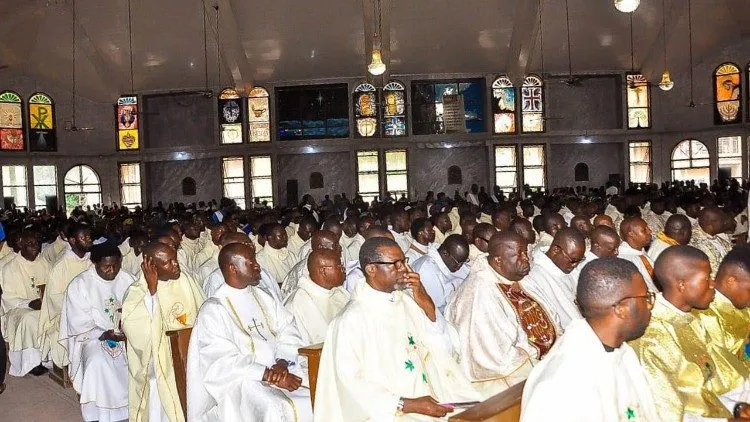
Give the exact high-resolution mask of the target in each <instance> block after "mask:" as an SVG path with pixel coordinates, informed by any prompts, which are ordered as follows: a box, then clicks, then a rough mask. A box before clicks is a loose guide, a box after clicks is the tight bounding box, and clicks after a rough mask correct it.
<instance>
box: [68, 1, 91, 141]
mask: <svg viewBox="0 0 750 422" xmlns="http://www.w3.org/2000/svg"><path fill="white" fill-rule="evenodd" d="M76 53H77V49H76V2H75V0H73V78H72V79H73V117H72V119H71V120H69V121H66V122H65V126H64V128H65V130H66V131H68V132H79V131H87V130H94V128H93V127H87V126H78V125H76V100H77V96H76Z"/></svg>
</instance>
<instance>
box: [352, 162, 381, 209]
mask: <svg viewBox="0 0 750 422" xmlns="http://www.w3.org/2000/svg"><path fill="white" fill-rule="evenodd" d="M357 193H358V194H359V195H360V196H361V197H362V199H363V200H364V201H365V202H366V203H368V204H369V203H371V202H372V201H373V200H374V199H375V198H377V197H379V196H380V166H379V164H378V152H377V151H357Z"/></svg>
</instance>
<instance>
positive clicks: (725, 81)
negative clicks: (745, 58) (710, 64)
mask: <svg viewBox="0 0 750 422" xmlns="http://www.w3.org/2000/svg"><path fill="white" fill-rule="evenodd" d="M714 99H715V101H716V107H714V123H716V124H717V125H726V124H730V123H739V122H740V121H741V120H742V112H741V111H742V83H741V82H740V68H739V67H738V66H737V65H736V64H734V63H724V64H722V65H720V66H719V67H717V68H716V71H714Z"/></svg>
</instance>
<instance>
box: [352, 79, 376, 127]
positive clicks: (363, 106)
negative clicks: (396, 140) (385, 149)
mask: <svg viewBox="0 0 750 422" xmlns="http://www.w3.org/2000/svg"><path fill="white" fill-rule="evenodd" d="M354 117H355V118H356V122H357V136H361V137H371V136H374V135H375V134H377V133H378V100H377V90H376V89H375V87H374V86H373V85H372V84H367V83H365V84H361V85H359V86H358V87H357V88H355V89H354Z"/></svg>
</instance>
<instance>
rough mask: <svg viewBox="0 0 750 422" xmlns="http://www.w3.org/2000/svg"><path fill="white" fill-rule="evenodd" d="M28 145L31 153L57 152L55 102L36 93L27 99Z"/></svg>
mask: <svg viewBox="0 0 750 422" xmlns="http://www.w3.org/2000/svg"><path fill="white" fill-rule="evenodd" d="M28 122H29V143H30V144H31V150H32V151H57V134H56V132H55V102H54V101H52V98H50V96H49V95H47V94H44V93H42V92H37V93H36V94H33V95H32V96H31V97H30V98H29V116H28Z"/></svg>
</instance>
